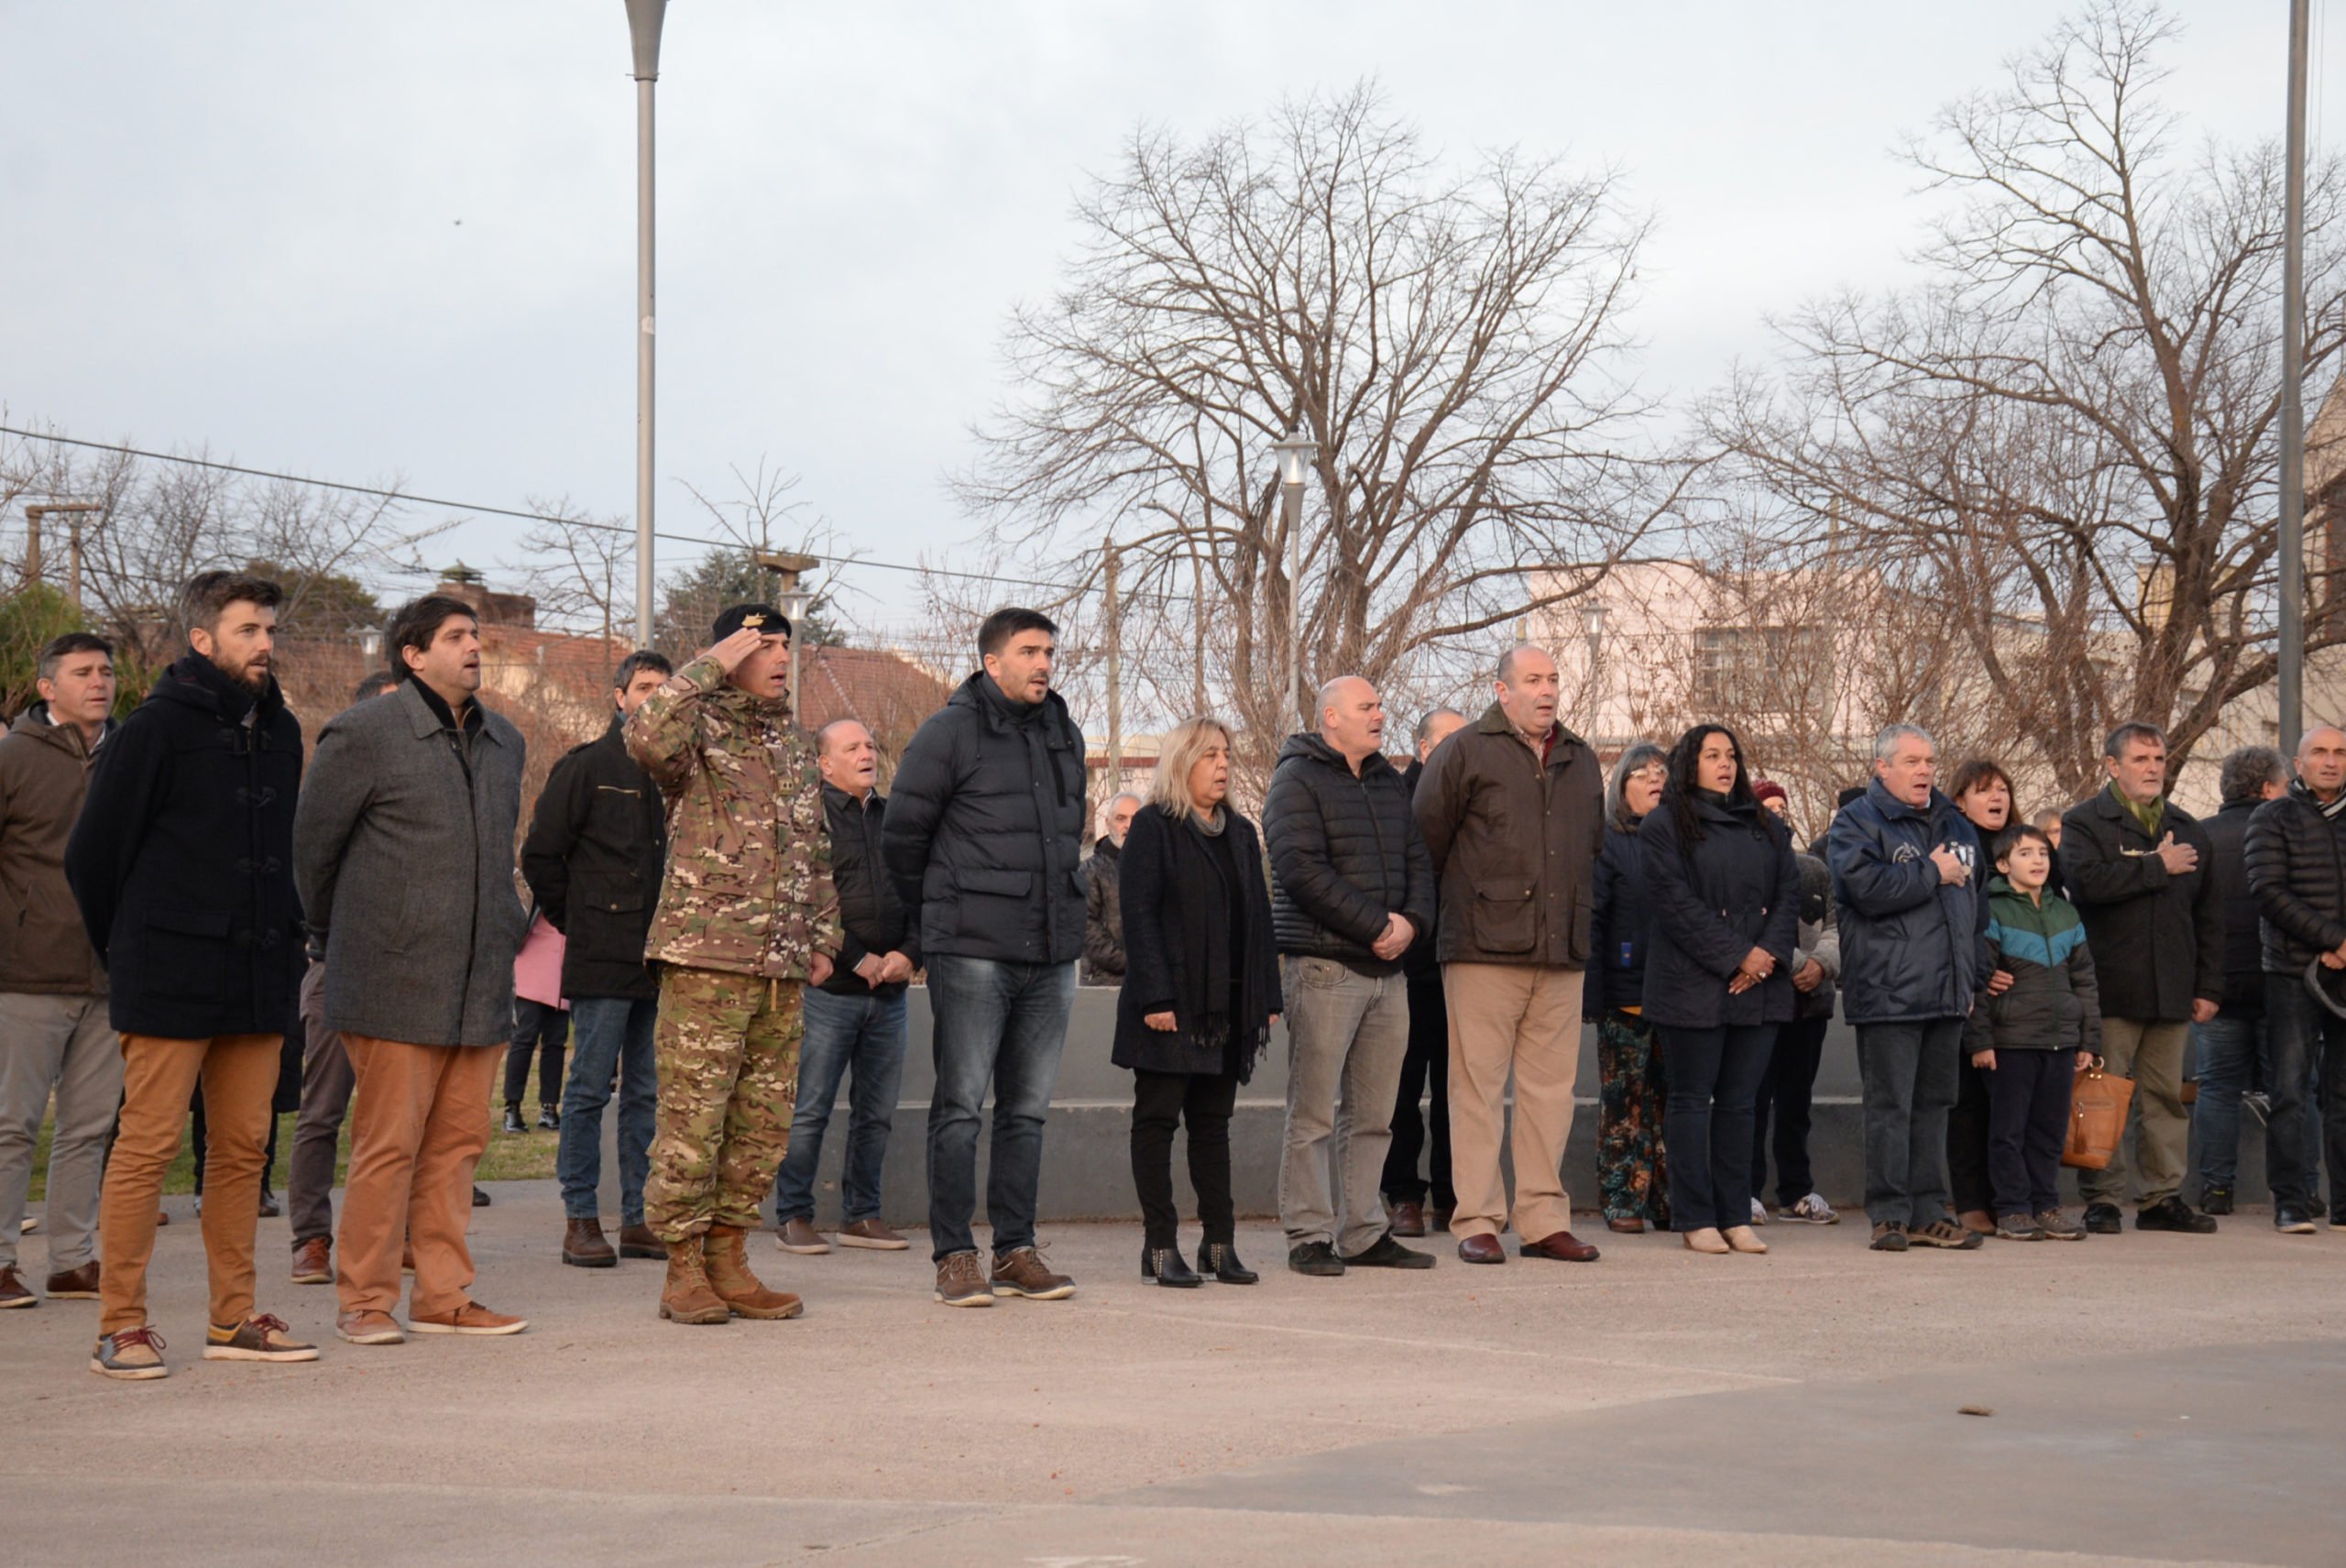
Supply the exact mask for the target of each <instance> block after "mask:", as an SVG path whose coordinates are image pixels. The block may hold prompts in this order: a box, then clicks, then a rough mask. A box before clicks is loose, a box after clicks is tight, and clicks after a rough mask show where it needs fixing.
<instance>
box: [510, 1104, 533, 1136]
mask: <svg viewBox="0 0 2346 1568" xmlns="http://www.w3.org/2000/svg"><path fill="white" fill-rule="evenodd" d="M505 1130H506V1131H507V1132H509V1133H526V1132H528V1131H529V1130H530V1124H528V1123H527V1122H524V1121H523V1120H521V1107H520V1106H519V1105H508V1106H506V1107H505Z"/></svg>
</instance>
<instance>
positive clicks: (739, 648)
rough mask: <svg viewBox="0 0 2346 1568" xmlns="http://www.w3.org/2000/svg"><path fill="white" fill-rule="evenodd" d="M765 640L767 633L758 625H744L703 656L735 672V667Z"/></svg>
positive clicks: (726, 670)
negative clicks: (758, 627)
mask: <svg viewBox="0 0 2346 1568" xmlns="http://www.w3.org/2000/svg"><path fill="white" fill-rule="evenodd" d="M765 640H766V639H765V633H764V632H762V631H760V630H758V629H757V628H756V627H754V626H744V627H741V628H740V629H739V630H735V631H734V632H733V633H732V634H731V635H730V636H729V637H727V638H726V639H725V640H724V641H721V642H719V643H718V644H717V645H716V646H715V647H713V648H710V649H708V650H707V651H706V652H703V654H702V655H701V656H702V657H703V658H706V659H714V660H716V661H717V667H718V669H720V670H723V671H724V672H725V673H726V674H732V673H733V670H734V667H735V666H736V665H738V664H740V662H741V661H742V660H744V659H746V658H748V657H749V656H750V655H751V654H752V653H754V652H757V651H758V644H759V643H761V642H762V641H765Z"/></svg>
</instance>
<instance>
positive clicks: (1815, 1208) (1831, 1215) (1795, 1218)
mask: <svg viewBox="0 0 2346 1568" xmlns="http://www.w3.org/2000/svg"><path fill="white" fill-rule="evenodd" d="M1776 1217H1777V1218H1778V1219H1780V1220H1790V1221H1792V1223H1794V1224H1799V1225H1837V1224H1839V1223H1841V1216H1840V1215H1838V1214H1836V1213H1835V1212H1833V1205H1832V1204H1830V1203H1827V1202H1826V1201H1825V1194H1823V1193H1822V1192H1812V1193H1810V1194H1809V1195H1808V1196H1807V1197H1805V1198H1803V1199H1802V1200H1801V1201H1799V1202H1797V1203H1795V1204H1793V1205H1792V1207H1791V1208H1789V1209H1780V1210H1778V1211H1777V1212H1776Z"/></svg>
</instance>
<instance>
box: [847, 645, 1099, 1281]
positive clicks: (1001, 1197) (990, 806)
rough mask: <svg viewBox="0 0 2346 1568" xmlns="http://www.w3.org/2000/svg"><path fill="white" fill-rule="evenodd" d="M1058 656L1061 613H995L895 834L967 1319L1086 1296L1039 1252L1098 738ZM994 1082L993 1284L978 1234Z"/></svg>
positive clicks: (937, 1187)
mask: <svg viewBox="0 0 2346 1568" xmlns="http://www.w3.org/2000/svg"><path fill="white" fill-rule="evenodd" d="M978 652H979V654H980V656H981V658H982V659H983V660H984V663H985V667H984V668H983V669H982V670H981V671H980V672H978V673H977V674H973V675H971V676H970V678H969V679H968V680H967V681H964V682H963V683H962V684H961V689H960V690H959V691H957V692H955V693H954V694H953V697H952V700H951V701H949V702H948V703H947V704H946V705H945V707H944V708H943V710H942V711H940V712H938V713H936V714H934V715H932V716H930V718H928V720H927V721H926V723H924V724H923V725H922V726H921V727H920V729H919V732H918V733H916V734H915V735H914V737H913V739H912V743H911V744H910V745H908V746H906V747H905V748H904V761H903V762H901V763H899V764H898V766H897V769H896V778H895V792H894V794H893V795H891V796H890V797H889V801H888V812H887V818H886V821H885V823H884V825H883V827H882V840H881V842H882V854H883V855H884V857H885V858H886V860H887V862H888V872H889V874H890V875H891V876H893V877H894V878H895V882H896V891H897V893H898V894H899V896H901V897H902V898H903V900H904V907H905V909H906V910H907V911H908V912H909V913H910V914H911V916H912V919H913V927H914V929H915V930H916V931H917V932H919V934H920V950H921V953H922V955H923V956H924V957H925V958H926V960H927V965H928V992H929V1006H930V1008H931V1010H932V1012H933V1013H934V1014H935V1017H936V1020H937V1037H936V1045H935V1049H936V1056H937V1090H936V1092H935V1095H934V1097H933V1098H932V1099H931V1100H930V1102H929V1111H928V1224H929V1234H930V1237H931V1239H932V1240H933V1242H934V1244H935V1246H934V1255H935V1261H936V1263H937V1299H938V1300H940V1301H942V1302H944V1303H946V1304H947V1305H948V1306H953V1307H985V1306H991V1305H992V1304H993V1298H994V1297H995V1296H1024V1297H1027V1298H1029V1299H1038V1300H1054V1301H1055V1300H1059V1299H1064V1298H1066V1297H1069V1296H1072V1295H1074V1294H1075V1282H1074V1281H1073V1280H1071V1279H1069V1278H1068V1277H1065V1276H1064V1275H1058V1274H1053V1273H1051V1272H1050V1271H1049V1270H1048V1269H1047V1268H1045V1267H1044V1266H1043V1260H1042V1257H1041V1255H1039V1254H1038V1253H1036V1250H1035V1207H1036V1188H1037V1186H1038V1184H1039V1182H1040V1180H1041V1178H1042V1165H1043V1119H1044V1116H1045V1115H1046V1113H1048V1111H1049V1110H1050V1105H1051V1089H1052V1086H1053V1085H1054V1084H1056V1083H1057V1082H1058V1071H1059V1052H1060V1051H1061V1049H1062V1048H1063V1047H1065V1046H1066V1044H1067V1019H1068V1011H1069V1008H1070V1007H1071V1006H1072V1005H1073V1004H1074V1001H1075V964H1076V959H1077V958H1078V957H1079V956H1080V954H1081V953H1082V951H1083V920H1084V901H1083V879H1082V877H1081V876H1080V874H1079V866H1080V858H1081V854H1082V842H1081V834H1082V830H1083V782H1084V781H1083V732H1082V731H1081V730H1080V729H1077V728H1076V727H1075V720H1074V719H1072V718H1069V717H1068V711H1067V704H1066V703H1065V702H1064V701H1063V700H1061V699H1060V697H1059V696H1058V693H1057V692H1054V691H1053V690H1051V666H1052V662H1053V660H1054V659H1055V658H1056V656H1057V654H1058V627H1057V626H1055V625H1053V624H1052V623H1051V620H1050V619H1049V618H1048V617H1047V616H1045V615H1042V614H1040V613H1038V612H1036V611H1035V610H1031V609H1000V610H996V611H994V613H993V614H992V615H990V616H988V617H986V620H985V624H984V625H983V626H982V627H981V628H980V629H979V630H978ZM989 1083H991V1084H992V1086H993V1090H994V1110H993V1144H992V1154H991V1162H992V1163H991V1165H990V1167H989V1170H988V1175H987V1179H986V1213H987V1217H988V1219H989V1220H990V1221H991V1222H992V1225H993V1267H992V1277H991V1282H990V1284H989V1279H988V1276H987V1274H986V1272H985V1270H983V1269H981V1268H980V1267H979V1265H978V1255H977V1242H976V1241H975V1239H974V1238H973V1237H972V1236H971V1234H970V1214H971V1212H972V1211H973V1210H974V1209H975V1208H976V1206H977V1168H978V1120H979V1107H980V1106H981V1105H982V1104H983V1103H984V1102H985V1096H986V1088H987V1086H988V1084H989Z"/></svg>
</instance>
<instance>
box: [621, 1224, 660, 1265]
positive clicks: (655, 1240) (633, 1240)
mask: <svg viewBox="0 0 2346 1568" xmlns="http://www.w3.org/2000/svg"><path fill="white" fill-rule="evenodd" d="M619 1255H620V1256H621V1257H648V1258H650V1259H652V1261H653V1262H654V1263H657V1262H659V1261H660V1260H661V1259H662V1258H663V1257H666V1256H667V1255H668V1249H667V1247H666V1245H663V1243H662V1242H661V1240H660V1238H659V1237H658V1236H655V1235H653V1234H652V1227H651V1226H650V1225H644V1224H635V1225H621V1226H620V1227H619Z"/></svg>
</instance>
